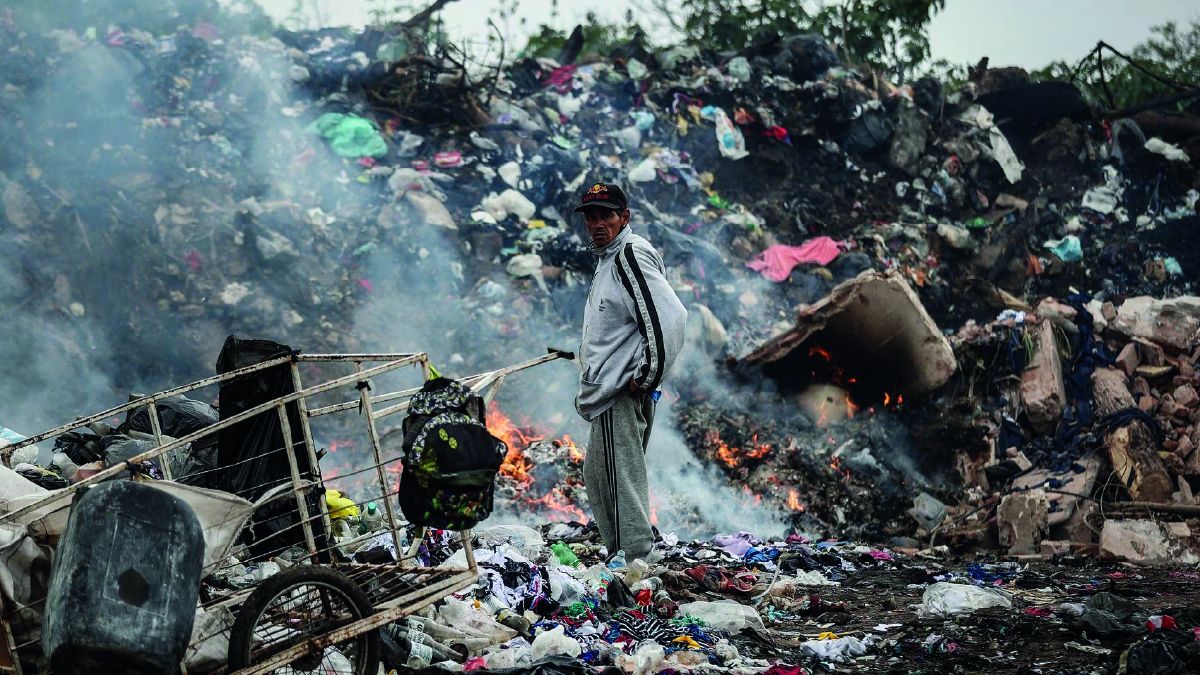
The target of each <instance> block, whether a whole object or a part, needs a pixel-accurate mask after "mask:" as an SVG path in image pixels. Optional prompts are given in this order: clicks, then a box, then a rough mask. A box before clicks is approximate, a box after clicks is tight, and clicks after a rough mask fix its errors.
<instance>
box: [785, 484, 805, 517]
mask: <svg viewBox="0 0 1200 675" xmlns="http://www.w3.org/2000/svg"><path fill="white" fill-rule="evenodd" d="M787 507H788V508H789V509H791V510H793V511H799V512H801V513H803V512H804V504H801V503H800V493H799V492H797V491H796V488H789V489H788V496H787Z"/></svg>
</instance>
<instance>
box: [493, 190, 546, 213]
mask: <svg viewBox="0 0 1200 675" xmlns="http://www.w3.org/2000/svg"><path fill="white" fill-rule="evenodd" d="M483 208H484V210H485V211H487V212H488V213H489V214H490V215H491V216H492V217H493V218H495V219H496V220H497V221H501V220H504V219H505V218H507V217H508V214H510V213H512V214H515V215H516V216H517V218H520V219H521V220H529V219H530V218H533V215H534V214H535V213H537V207H536V206H534V204H533V202H531V201H529V199H528V198H526V197H525V195H523V194H521V193H520V192H517V191H516V190H513V189H511V188H509V189H508V190H505V191H504V192H501V193H500V194H495V193H492V194H490V195H488V196H487V197H484V198H483Z"/></svg>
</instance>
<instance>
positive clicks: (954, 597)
mask: <svg viewBox="0 0 1200 675" xmlns="http://www.w3.org/2000/svg"><path fill="white" fill-rule="evenodd" d="M988 607H1005V608H1011V607H1012V599H1011V598H1010V597H1009V595H1008V594H1007V593H1004V592H1003V591H998V590H996V589H994V588H981V587H979V586H972V585H970V584H951V583H947V582H944V581H939V582H938V583H936V584H932V585H930V586H929V588H926V589H925V593H924V594H923V595H922V596H921V606H920V608H919V609H918V610H917V613H918V614H919V615H920V616H921V617H923V618H924V617H930V616H949V615H951V614H969V613H971V612H974V611H975V610H977V609H986V608H988Z"/></svg>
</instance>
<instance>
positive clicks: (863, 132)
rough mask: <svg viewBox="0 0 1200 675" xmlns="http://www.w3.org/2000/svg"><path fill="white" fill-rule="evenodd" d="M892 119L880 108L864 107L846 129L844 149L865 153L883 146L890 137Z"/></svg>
mask: <svg viewBox="0 0 1200 675" xmlns="http://www.w3.org/2000/svg"><path fill="white" fill-rule="evenodd" d="M892 131H893V128H892V121H891V120H889V119H888V117H887V112H886V111H885V110H883V109H882V108H864V109H863V111H862V113H861V114H860V115H859V116H858V117H857V118H856V119H854V120H852V121H851V122H850V128H849V129H847V130H846V138H845V145H846V150H847V151H849V152H853V153H856V154H865V153H868V152H871V151H873V150H878V149H880V148H882V147H884V146H885V145H886V144H887V143H888V141H890V140H891V138H892Z"/></svg>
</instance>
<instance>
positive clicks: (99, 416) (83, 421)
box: [4, 356, 416, 471]
mask: <svg viewBox="0 0 1200 675" xmlns="http://www.w3.org/2000/svg"><path fill="white" fill-rule="evenodd" d="M291 358H292V357H290V356H281V357H279V358H277V359H271V360H269V361H263V362H262V363H256V364H254V365H251V366H246V367H245V368H238V369H237V370H231V371H229V372H228V373H224V374H221V375H214V376H213V377H206V378H204V379H203V380H196V381H195V382H191V383H189V384H184V385H180V386H178V387H175V388H174V389H168V390H166V391H160V392H158V393H157V394H153V395H151V396H143V397H142V398H138V399H134V400H132V401H129V402H128V403H124V404H122V405H119V406H117V407H115V408H109V409H108V410H105V411H104V412H98V413H96V414H94V415H89V416H87V417H83V418H80V419H76V420H74V421H71V422H68V423H66V424H64V425H62V426H58V427H54V428H53V429H51V430H50V431H43V432H42V433H40V434H38V435H37V436H30V437H29V438H26V439H25V440H23V441H19V442H17V443H13V444H12V445H9V446H6V447H5V448H4V456H5V457H6V458H7V457H9V456H11V454H12V451H14V450H17V449H19V448H23V447H25V446H27V445H31V444H33V443H40V442H41V441H44V440H46V439H47V438H50V437H51V436H57V435H59V434H61V433H63V432H64V431H70V430H72V429H78V428H80V427H86V426H87V425H89V424H91V423H93V422H99V421H100V420H103V419H107V418H109V417H114V416H116V415H119V414H121V413H123V412H126V411H128V410H133V409H134V408H140V407H142V406H143V405H145V404H146V403H148V402H150V401H158V400H161V399H164V398H167V397H168V396H174V395H175V394H183V393H186V392H189V391H191V390H193V389H199V388H200V387H206V386H208V385H210V384H217V383H218V382H224V381H225V380H230V379H233V378H235V377H240V376H242V375H245V374H247V373H253V372H256V371H259V370H262V369H264V368H268V367H270V366H277V365H279V364H281V363H287V362H288V361H290V360H291ZM415 360H416V359H410V360H408V361H406V362H405V363H412V361H415ZM401 365H402V364H401ZM123 470H124V469H122V471H123Z"/></svg>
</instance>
